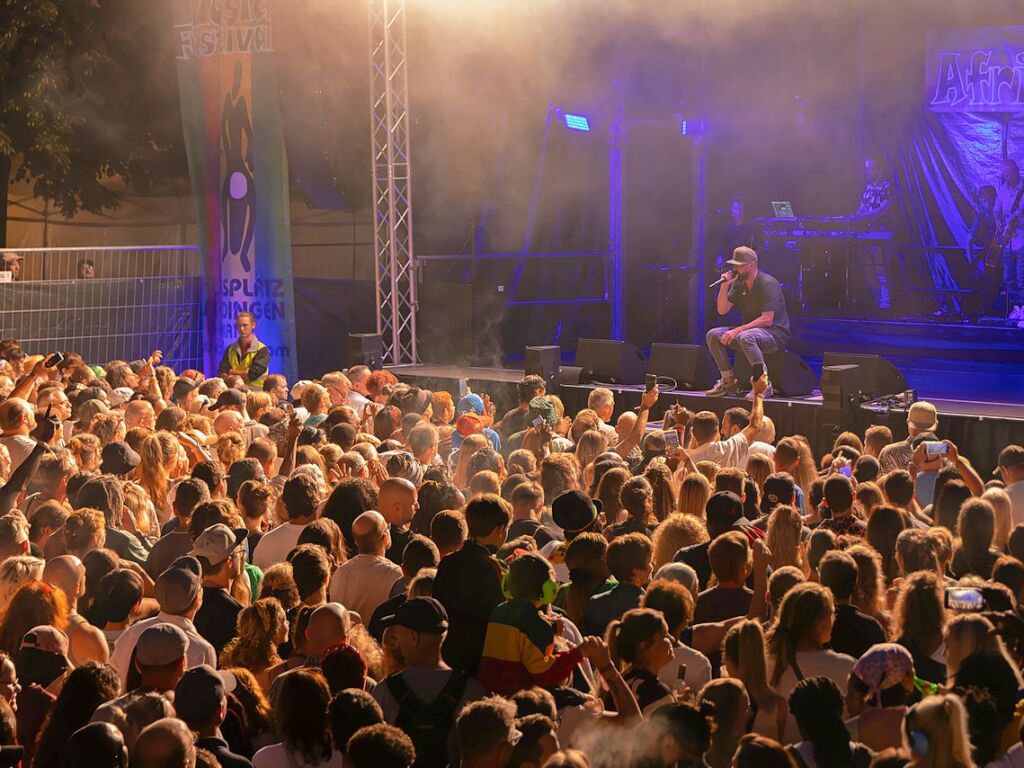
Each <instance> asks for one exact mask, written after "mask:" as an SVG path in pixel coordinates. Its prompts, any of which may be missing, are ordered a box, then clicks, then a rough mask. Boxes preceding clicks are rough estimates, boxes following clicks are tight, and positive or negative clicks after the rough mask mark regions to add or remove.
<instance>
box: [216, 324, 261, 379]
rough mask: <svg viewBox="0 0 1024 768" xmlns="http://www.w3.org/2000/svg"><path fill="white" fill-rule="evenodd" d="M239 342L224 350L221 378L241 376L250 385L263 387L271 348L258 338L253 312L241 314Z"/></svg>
mask: <svg viewBox="0 0 1024 768" xmlns="http://www.w3.org/2000/svg"><path fill="white" fill-rule="evenodd" d="M235 322H236V323H237V325H238V341H236V342H235V343H234V344H232V345H231V346H229V347H228V348H227V349H226V350H224V357H222V358H221V361H220V375H221V376H231V375H234V376H241V377H242V378H243V379H245V380H246V382H248V383H249V384H252V385H253V386H257V387H262V386H263V380H264V379H265V378H267V368H268V367H269V366H270V348H269V347H267V345H266V344H264V343H263V342H262V341H260V340H259V339H257V338H256V334H255V330H256V318H255V317H253V315H252V313H251V312H239V313H238V317H237V318H236V319H235Z"/></svg>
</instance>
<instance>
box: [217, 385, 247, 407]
mask: <svg viewBox="0 0 1024 768" xmlns="http://www.w3.org/2000/svg"><path fill="white" fill-rule="evenodd" d="M230 405H233V406H236V407H242V406H244V405H245V393H243V392H242V390H240V389H225V390H224V391H223V392H221V393H220V394H219V395H217V402H216V403H214V404H213V405H211V406H210V410H211V411H217V410H220V409H221V408H227V407H228V406H230Z"/></svg>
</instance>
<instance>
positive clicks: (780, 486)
mask: <svg viewBox="0 0 1024 768" xmlns="http://www.w3.org/2000/svg"><path fill="white" fill-rule="evenodd" d="M795 494H796V482H795V481H794V480H793V476H792V475H790V474H789V472H773V473H772V474H770V475H768V477H766V478H765V480H764V488H763V490H762V494H761V514H763V515H767V514H770V513H771V511H772V510H773V509H775V508H776V507H777V506H779V505H780V504H792V503H793V501H794V497H795Z"/></svg>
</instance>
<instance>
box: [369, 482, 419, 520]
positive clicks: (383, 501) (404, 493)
mask: <svg viewBox="0 0 1024 768" xmlns="http://www.w3.org/2000/svg"><path fill="white" fill-rule="evenodd" d="M418 506H419V504H418V503H417V497H416V486H415V485H413V484H412V483H411V482H410V481H408V480H406V479H405V478H402V477H393V478H391V479H390V480H386V481H385V482H384V483H382V484H381V486H380V491H379V492H378V493H377V509H378V510H379V511H380V514H381V515H383V517H384V519H385V520H386V521H387V522H389V523H390V524H391V525H394V526H397V527H399V528H404V527H406V526H407V525H409V523H411V522H412V516H413V515H415V514H416V508H417V507H418ZM353 530H354V529H353Z"/></svg>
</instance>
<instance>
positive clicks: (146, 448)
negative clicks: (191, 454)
mask: <svg viewBox="0 0 1024 768" xmlns="http://www.w3.org/2000/svg"><path fill="white" fill-rule="evenodd" d="M179 448H180V446H179V444H178V440H177V438H175V437H174V435H172V434H171V433H170V432H156V433H154V434H152V435H150V436H149V437H147V438H146V439H145V440H143V441H142V445H141V446H140V448H139V457H140V459H141V461H140V462H139V468H138V481H139V485H141V486H142V487H143V488H144V489H145V491H146V493H148V494H149V498H150V500H151V501H152V502H153V506H154V507H156V514H157V518H158V519H159V520H160V523H161V525H162V524H164V523H166V522H167V521H168V520H170V519H171V515H172V514H173V513H174V512H173V510H172V509H171V505H170V503H169V502H168V500H167V495H168V491H169V489H170V486H171V481H172V480H173V479H175V477H176V476H177V475H178V474H179V473H178V449H179Z"/></svg>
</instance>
